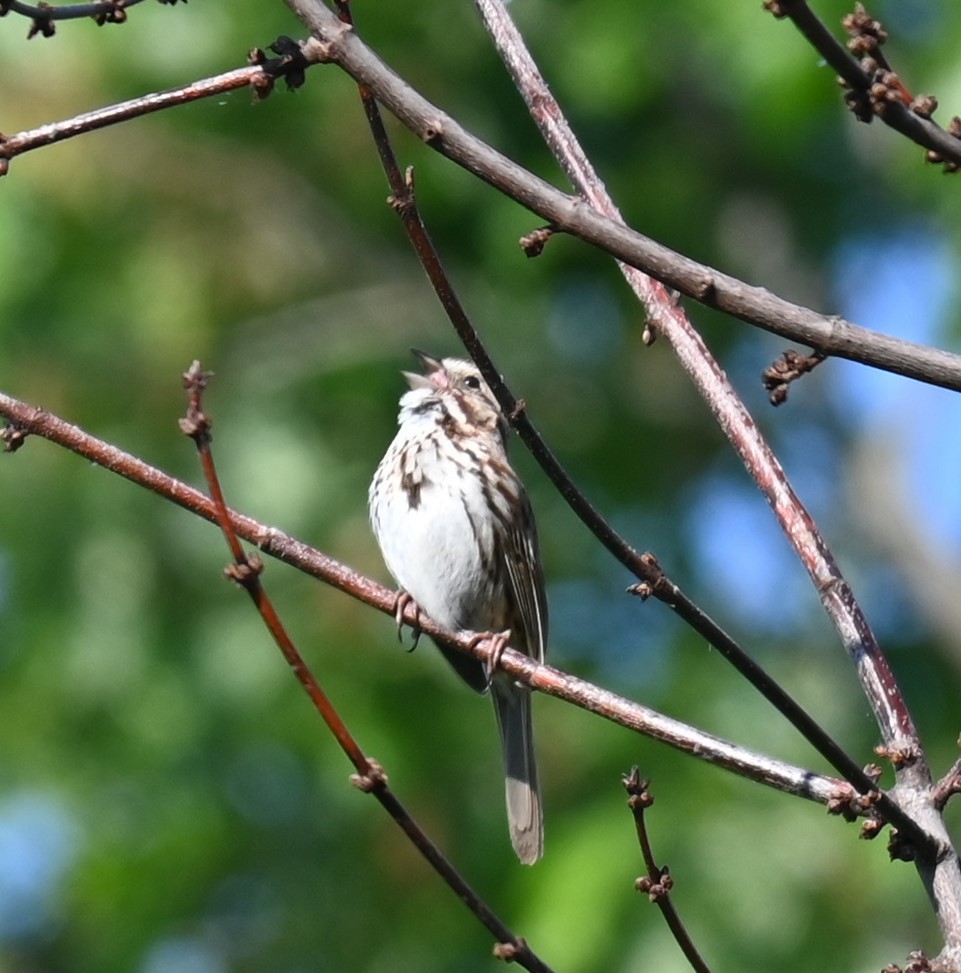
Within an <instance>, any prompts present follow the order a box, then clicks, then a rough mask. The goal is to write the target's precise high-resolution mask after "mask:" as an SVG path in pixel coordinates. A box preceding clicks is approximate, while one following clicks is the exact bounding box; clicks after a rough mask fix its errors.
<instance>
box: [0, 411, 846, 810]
mask: <svg viewBox="0 0 961 973" xmlns="http://www.w3.org/2000/svg"><path fill="white" fill-rule="evenodd" d="M0 416H2V417H4V418H5V419H6V420H7V421H8V422H10V423H12V424H14V426H15V427H16V429H17V430H18V431H17V432H16V433H15V437H14V438H15V439H16V441H17V442H19V443H22V442H23V439H24V437H25V436H27V435H34V436H39V437H42V438H44V439H47V440H49V441H50V442H53V443H55V444H57V445H59V446H62V447H64V448H66V449H68V450H70V451H71V452H74V453H76V454H77V455H79V456H83V457H84V458H86V459H88V460H90V461H91V462H93V463H94V464H96V465H97V466H98V467H102V468H104V469H107V470H110V471H111V472H113V473H117V474H118V475H120V476H122V477H124V478H125V479H127V480H130V481H131V482H132V483H136V484H138V485H139V486H143V487H146V488H147V489H149V490H152V491H153V492H154V493H156V494H158V495H159V496H161V497H164V498H165V499H167V500H171V501H173V502H174V503H176V504H178V505H179V506H181V507H183V508H184V509H186V510H189V511H190V512H191V513H194V514H196V515H197V516H199V517H202V518H204V519H205V520H208V521H210V522H212V523H216V522H217V512H216V509H215V507H214V504H213V502H212V501H211V500H210V498H209V497H207V496H206V495H205V494H203V493H202V492H201V491H199V490H196V489H194V488H193V487H191V486H188V485H187V484H185V483H183V482H182V481H180V480H178V479H176V478H175V477H172V476H170V475H169V474H167V473H164V472H163V471H162V470H158V469H157V468H156V467H153V466H150V465H149V464H147V463H145V462H144V461H143V460H141V459H138V458H137V457H135V456H132V455H131V454H129V453H126V452H124V451H123V450H120V449H118V448H117V447H116V446H112V445H111V444H109V443H106V442H104V441H103V440H102V439H98V438H96V437H95V436H91V435H90V434H89V433H86V432H84V431H83V430H82V429H80V428H78V427H77V426H74V425H72V424H70V423H68V422H65V421H64V420H63V419H60V418H58V417H57V416H54V415H52V414H51V413H49V412H46V411H45V410H43V409H38V408H36V407H34V406H30V405H27V404H26V403H24V402H21V401H19V400H18V399H14V398H11V397H10V396H8V395H5V394H4V393H2V392H0ZM228 513H229V517H230V522H231V524H232V526H233V529H234V530H235V531H236V533H237V535H238V536H239V537H241V538H243V539H244V540H246V541H249V542H250V543H252V544H254V545H256V547H257V548H258V549H259V550H261V551H263V552H264V553H265V554H267V555H269V556H270V557H274V558H277V559H278V560H281V561H284V562H285V563H287V564H290V565H292V566H293V567H296V568H298V569H299V570H301V571H304V572H305V573H307V574H310V575H312V576H314V577H315V578H317V579H318V580H320V581H323V582H325V583H326V584H329V585H331V586H332V587H334V588H337V589H338V590H340V591H343V592H345V593H346V594H349V595H351V597H353V598H356V599H358V600H359V601H362V602H364V603H365V604H367V605H370V606H371V607H373V608H376V609H378V610H379V611H381V612H383V613H384V614H386V615H389V616H391V617H393V615H394V611H395V608H396V605H397V595H396V592H394V591H391V590H390V589H388V588H385V587H384V586H383V585H380V584H377V582H375V581H372V580H371V579H370V578H367V577H365V576H363V575H361V574H359V573H358V572H356V571H353V570H352V569H351V568H349V567H347V566H346V565H343V564H341V563H340V562H338V561H336V560H334V559H333V558H331V557H328V556H327V555H326V554H323V553H321V552H320V551H317V550H316V549H314V548H312V547H310V546H309V545H307V544H304V543H302V542H301V541H298V540H297V539H296V538H293V537H290V536H289V535H287V534H285V533H283V531H280V530H278V529H277V528H274V527H266V526H264V525H263V524H260V523H258V522H257V521H256V520H253V519H252V518H250V517H247V516H245V515H244V514H241V513H237V512H236V511H233V510H230V511H228ZM403 621H404V622H405V623H406V624H407V625H409V626H410V627H411V628H420V629H422V630H423V632H424V633H425V634H427V635H429V636H431V637H432V638H434V639H437V640H440V641H442V642H445V643H446V644H448V645H450V646H452V647H455V648H458V649H460V650H461V651H464V652H469V653H471V654H473V655H475V656H476V657H477V658H478V659H481V660H482V661H484V662H487V661H488V660H489V655H490V649H491V644H490V641H480V642H478V641H476V640H475V639H473V638H472V637H471V636H470V635H454V634H452V633H450V632H447V631H445V630H444V629H442V628H440V627H438V626H437V625H435V624H434V623H433V622H432V621H431V619H429V618H427V617H426V616H425V615H423V614H421V613H420V612H418V611H417V609H416V607H415V606H408V607H406V608H405V611H404V616H403ZM499 665H500V667H501V668H502V669H504V670H505V671H506V672H508V673H510V674H511V675H512V676H514V678H516V679H518V680H519V681H521V682H524V683H525V684H527V685H529V686H531V687H533V688H535V689H538V690H540V691H541V692H543V693H546V694H548V695H551V696H554V697H556V698H558V699H562V700H564V701H566V702H569V703H572V704H574V705H575V706H579V707H580V708H582V709H585V710H588V711H589V712H592V713H596V714H597V715H599V716H602V717H603V718H604V719H607V720H610V721H611V722H613V723H617V724H619V725H621V726H624V727H626V728H628V729H630V730H634V731H636V732H638V733H641V734H644V735H645V736H649V737H652V738H653V739H656V740H660V741H661V742H663V743H666V744H668V745H669V746H672V747H675V748H676V749H678V750H681V751H683V752H685V753H688V754H691V755H692V756H696V757H699V758H700V759H702V760H706V761H708V762H709V763H713V764H715V765H717V766H719V767H723V768H724V769H727V770H730V771H733V772H734V773H737V774H739V775H741V776H744V777H747V778H749V779H751V780H755V781H757V782H758V783H762V784H766V785H768V786H770V787H774V788H775V789H777V790H781V791H785V792H787V793H790V794H794V795H797V796H799V797H804V798H807V799H808V800H812V801H817V802H819V803H822V804H828V803H829V802H831V801H835V800H844V799H846V798H847V799H850V798H852V797H853V796H854V794H855V792H854V790H853V788H851V787H850V785H849V784H847V783H845V782H843V781H839V780H836V779H834V778H831V777H825V776H823V775H821V774H815V773H812V772H810V771H807V770H803V769H801V768H798V767H792V766H791V765H789V764H785V763H783V762H782V761H779V760H773V759H771V758H769V757H766V756H763V755H761V754H757V753H753V752H752V751H749V750H747V749H745V748H742V747H738V746H736V745H734V744H732V743H729V742H728V741H726V740H721V739H719V738H717V737H715V736H712V735H711V734H709V733H704V732H702V731H701V730H698V729H697V728H695V727H691V726H688V725H687V724H685V723H682V722H680V721H678V720H673V719H671V718H669V717H666V716H663V715H661V714H660V713H657V712H655V711H654V710H651V709H649V708H647V707H646V706H642V705H640V704H639V703H635V702H633V701H632V700H629V699H625V698H624V697H622V696H618V695H616V694H615V693H611V692H608V691H607V690H605V689H601V688H600V687H598V686H595V685H593V684H592V683H589V682H586V681H584V680H582V679H578V678H577V677H575V676H571V675H568V674H567V673H564V672H561V671H560V670H558V669H554V668H552V667H551V666H544V665H538V664H537V663H535V662H534V661H533V660H532V659H531V658H530V657H529V656H527V655H525V654H523V653H520V652H515V651H514V650H513V649H506V650H504V652H503V654H502V656H501V657H500V659H499Z"/></svg>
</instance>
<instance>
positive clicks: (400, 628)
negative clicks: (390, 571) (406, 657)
mask: <svg viewBox="0 0 961 973" xmlns="http://www.w3.org/2000/svg"><path fill="white" fill-rule="evenodd" d="M408 605H413V606H414V622H413V624H412V625H411V627H410V628H411V632H412V633H413V636H414V641H413V642H412V643H411V646H410V648H409V649H408V650H407V651H408V652H413V651H414V649H416V648H417V643H418V642H419V641H420V636H421V630H420V624H419V620H420V606H419V605H418V604H417V602H416V601H414V599H413V597H412V596H411V595H409V594H408V593H407V592H406V591H398V592H397V601H396V602H394V621H396V622H397V641H398V642H400V643H401V644H403V642H404V612H405V611H406V610H407V606H408Z"/></svg>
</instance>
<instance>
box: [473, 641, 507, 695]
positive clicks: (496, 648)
mask: <svg viewBox="0 0 961 973" xmlns="http://www.w3.org/2000/svg"><path fill="white" fill-rule="evenodd" d="M488 639H489V640H490V643H491V647H490V654H489V655H488V656H487V658H486V659H485V660H484V675H485V676H486V677H487V686H486V687H485V689H490V688H491V683H492V682H493V681H494V674H495V673H496V672H497V669H498V668H499V666H500V664H501V656H502V655H503V654H504V649H506V648H507V646H508V645H510V641H511V630H510V629H509V628H507V629H505V630H504V631H503V632H482V633H479V634H477V635H475V636H474V637H473V638H472V639H471V642H470V644H471V647H474V646H476V645H479V644H480V643H481V642H484V641H487V640H488Z"/></svg>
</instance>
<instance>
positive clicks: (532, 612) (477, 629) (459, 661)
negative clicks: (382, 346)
mask: <svg viewBox="0 0 961 973" xmlns="http://www.w3.org/2000/svg"><path fill="white" fill-rule="evenodd" d="M413 354H414V355H415V356H416V357H417V359H418V361H419V362H420V364H421V367H422V369H423V373H422V374H419V373H416V372H403V373H402V374H403V375H404V377H405V379H406V380H407V384H408V385H409V390H408V391H406V392H405V393H404V394H403V395H402V396H401V399H400V413H399V416H398V420H397V421H398V427H399V428H398V431H397V434H396V436H395V438H394V440H393V442H391V444H390V446H389V447H388V449H387V452H386V453H385V454H384V457H383V459H382V460H381V462H380V464H379V465H378V467H377V470H376V472H375V473H374V477H373V480H372V482H371V485H370V494H369V511H370V522H371V527H372V529H373V532H374V535H375V537H376V539H377V542H378V545H379V547H380V550H381V553H382V555H383V558H384V561H385V563H386V565H387V568H388V570H389V571H390V573H391V575H392V576H393V578H394V580H395V581H396V582H397V584H398V586H399V587H400V592H401V593H400V595H399V599H412V600H413V601H414V603H415V604H416V605H417V607H418V609H419V610H420V611H422V612H424V613H426V614H427V615H428V616H429V617H430V618H431V619H433V621H434V622H436V623H437V624H438V625H440V626H441V627H442V628H445V629H448V630H450V631H451V632H464V631H468V632H472V633H475V634H482V633H486V634H488V635H490V636H491V637H492V638H494V639H495V646H496V645H498V644H499V646H500V649H501V651H502V650H503V646H504V645H506V644H508V643H509V644H510V646H511V647H512V648H513V649H515V650H517V651H519V652H523V653H526V654H527V655H529V656H531V657H532V658H533V659H535V660H536V661H537V662H543V661H544V658H545V652H546V646H547V627H548V616H547V596H546V592H545V585H544V574H543V569H542V567H541V558H540V550H539V545H538V539H537V528H536V525H535V523H534V514H533V510H532V508H531V503H530V500H529V498H528V495H527V491H526V490H525V488H524V485H523V483H522V482H521V479H520V477H519V476H518V475H517V473H516V472H515V471H514V469H513V467H512V466H511V464H510V462H509V461H508V458H507V440H508V433H509V427H508V422H507V418H506V417H505V415H504V413H503V411H502V410H501V408H500V406H499V405H498V403H497V400H496V398H495V397H494V395H493V393H492V392H491V390H490V388H489V386H488V385H487V382H485V381H484V378H483V376H482V375H481V373H480V370H479V369H478V368H477V366H476V365H475V364H474V363H473V362H471V361H467V360H464V359H460V358H435V357H433V356H432V355H429V354H427V353H426V352H422V351H418V350H416V349H413ZM403 604H404V603H403V602H402V601H399V602H398V606H399V610H398V618H399V617H400V615H401V614H402V610H403ZM498 640H499V641H498ZM437 645H438V648H439V649H440V650H441V652H442V653H443V655H444V656H445V658H446V659H447V661H448V662H449V663H450V664H451V665H452V666H453V668H454V670H455V671H456V672H457V674H458V675H459V676H460V677H461V678H462V679H463V680H464V681H465V682H466V683H467V685H468V686H470V687H471V688H472V689H474V690H476V691H477V692H481V693H483V692H486V691H487V690H488V689H489V690H490V695H491V698H492V699H493V702H494V713H495V716H496V720H497V727H498V731H499V734H500V740H501V749H502V755H503V763H504V775H505V789H506V798H507V819H508V825H509V831H510V837H511V843H512V845H513V847H514V851H515V852H516V853H517V856H518V858H519V859H520V861H521V862H522V863H524V864H528V865H531V864H534V862H536V861H537V860H538V859H539V858H540V857H541V856H542V854H543V850H544V823H543V810H542V805H541V792H540V784H539V780H538V774H537V763H536V759H535V754H534V734H533V724H532V718H531V692H530V690H529V689H528V688H527V687H526V686H523V685H521V684H519V683H517V682H515V681H514V680H513V679H512V678H511V677H510V676H509V675H508V674H506V673H504V672H503V671H496V661H495V663H494V666H493V667H492V668H493V669H494V670H495V671H493V672H491V669H490V668H488V667H487V666H485V664H484V663H483V662H481V661H480V660H479V659H476V658H474V657H472V656H469V655H466V654H464V653H462V652H459V651H457V650H456V649H452V648H448V647H447V646H444V645H442V644H440V643H437ZM493 655H494V657H495V659H496V655H497V653H496V648H495V650H494V652H493Z"/></svg>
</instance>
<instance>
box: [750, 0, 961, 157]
mask: <svg viewBox="0 0 961 973" xmlns="http://www.w3.org/2000/svg"><path fill="white" fill-rule="evenodd" d="M764 6H765V7H766V8H767V9H768V10H770V11H771V13H773V14H774V16H775V17H778V18H783V17H787V18H789V19H790V20H791V21H792V22H793V23H794V26H795V27H797V29H798V30H799V31H800V32H801V34H803V35H804V37H805V38H806V39H807V41H808V43H809V44H811V46H812V47H813V48H814V49H815V50H816V51H817V52H818V53H819V54H820V55H821V56H822V57H823V58H824V60H825V61H827V63H828V64H830V65H831V67H832V68H833V69H834V70H835V71H836V72H837V73H838V75H839V76H840V78H841V80H842V81H843V83H844V84H845V86H846V87H847V88H849V89H850V91H851V92H852V93H854V94H859V95H861V96H862V99H861V101H860V102H859V104H861V103H863V102H864V99H865V98H866V96H867V94H868V92H869V90H870V88H871V86H872V84H873V83H874V79H873V78H872V77H871V75H870V74H868V73H867V72H866V71H865V70H864V69H863V68H862V67H861V65H860V64H858V62H857V61H856V60H855V59H854V58H853V57H852V56H851V55H850V54H849V53H848V52H847V50H845V48H844V45H843V44H841V42H840V41H839V40H837V38H836V37H834V35H833V34H832V33H831V32H830V30H828V28H827V27H826V26H825V24H824V23H823V22H822V21H821V19H820V18H819V17H818V16H817V15H816V14H815V13H814V11H813V10H811V8H810V6H809V5H808V3H807V2H806V0H765V3H764ZM919 104H920V102H919ZM867 111H868V114H867V115H866V117H865V118H864V120H866V121H870V120H871V119H872V118H880V119H881V121H882V122H884V123H885V125H888V126H890V127H891V128H893V129H894V130H895V131H897V132H900V133H901V134H902V135H906V136H907V137H908V138H909V139H911V140H912V141H913V142H916V143H917V144H918V145H920V146H922V147H923V148H926V149H928V150H930V151H932V152H935V153H937V155H938V156H940V157H941V159H948V160H950V161H951V162H952V163H954V164H956V165H961V140H959V139H958V138H957V137H956V136H955V135H954V134H952V133H950V132H946V131H945V130H944V129H943V128H941V126H940V125H938V124H937V123H936V122H933V121H932V120H931V119H930V118H927V117H925V115H924V114H923V113H922V114H919V112H921V111H922V109H920V108H919V109H918V110H917V111H915V110H913V109H912V108H911V107H909V105H907V104H905V103H904V101H903V100H902V99H901V98H898V99H895V100H885V101H884V106H883V109H882V110H881V111H875V110H874V109H867ZM859 117H860V115H859Z"/></svg>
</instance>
